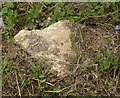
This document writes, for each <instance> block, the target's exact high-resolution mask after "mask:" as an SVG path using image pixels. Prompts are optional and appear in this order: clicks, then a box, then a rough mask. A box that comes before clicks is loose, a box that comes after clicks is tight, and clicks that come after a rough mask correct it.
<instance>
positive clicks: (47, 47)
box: [14, 21, 73, 76]
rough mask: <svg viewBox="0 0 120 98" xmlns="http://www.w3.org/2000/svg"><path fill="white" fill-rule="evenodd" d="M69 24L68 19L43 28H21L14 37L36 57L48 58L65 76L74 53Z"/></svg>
mask: <svg viewBox="0 0 120 98" xmlns="http://www.w3.org/2000/svg"><path fill="white" fill-rule="evenodd" d="M67 25H68V21H59V22H57V23H55V24H52V25H50V26H49V27H47V28H45V29H43V30H31V31H28V30H21V31H20V32H19V33H18V34H17V35H16V36H15V37H14V39H15V42H16V43H17V44H20V45H21V46H22V47H23V49H25V50H26V51H27V52H28V53H30V54H31V55H32V56H33V57H34V58H38V59H39V58H47V59H48V61H47V62H50V63H52V65H50V66H51V69H53V70H55V71H57V73H58V74H57V75H58V76H65V75H67V74H68V73H69V70H68V68H67V64H69V63H70V62H69V61H70V58H71V56H72V54H73V53H72V51H71V40H70V34H71V30H70V28H68V26H67Z"/></svg>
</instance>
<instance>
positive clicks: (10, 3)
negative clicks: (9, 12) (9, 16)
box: [5, 2, 14, 8]
mask: <svg viewBox="0 0 120 98" xmlns="http://www.w3.org/2000/svg"><path fill="white" fill-rule="evenodd" d="M5 6H6V7H8V8H13V7H14V5H13V3H12V2H7V3H6V4H5Z"/></svg>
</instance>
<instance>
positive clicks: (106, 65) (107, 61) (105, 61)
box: [95, 49, 118, 71]
mask: <svg viewBox="0 0 120 98" xmlns="http://www.w3.org/2000/svg"><path fill="white" fill-rule="evenodd" d="M95 62H96V63H98V64H99V68H100V71H106V70H108V69H110V68H118V63H117V61H116V60H115V57H113V55H111V52H110V50H109V49H107V50H106V51H105V52H104V53H100V54H99V55H97V56H96V58H95Z"/></svg>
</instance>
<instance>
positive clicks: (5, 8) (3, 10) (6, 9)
mask: <svg viewBox="0 0 120 98" xmlns="http://www.w3.org/2000/svg"><path fill="white" fill-rule="evenodd" d="M7 12H8V8H7V7H4V8H2V14H3V15H4V14H7Z"/></svg>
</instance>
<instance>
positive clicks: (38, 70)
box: [31, 65, 45, 79]
mask: <svg viewBox="0 0 120 98" xmlns="http://www.w3.org/2000/svg"><path fill="white" fill-rule="evenodd" d="M42 70H43V67H41V66H35V65H32V67H31V71H32V77H34V78H36V79H44V78H45V75H44V74H42Z"/></svg>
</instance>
